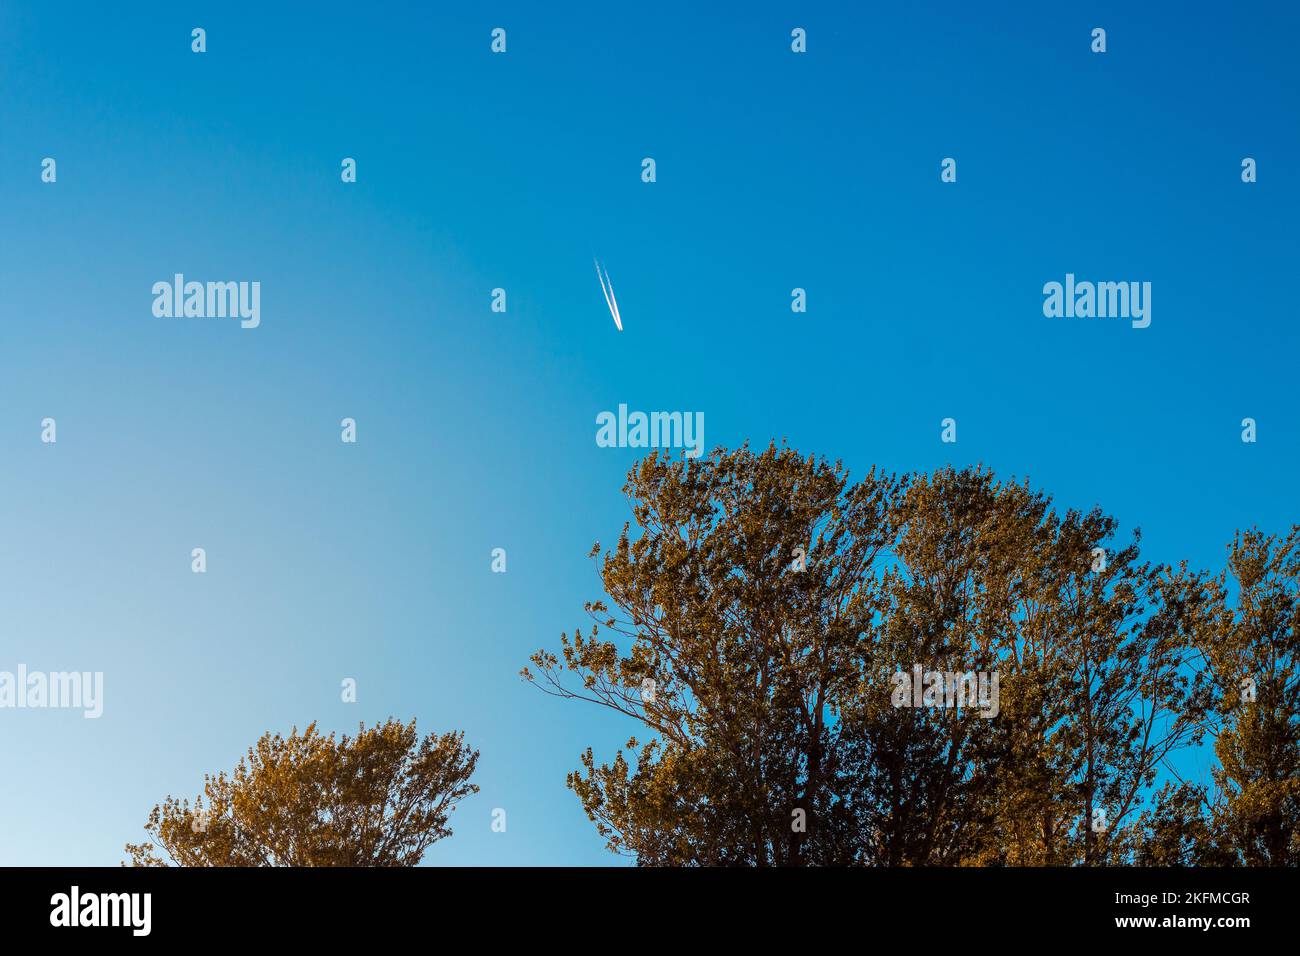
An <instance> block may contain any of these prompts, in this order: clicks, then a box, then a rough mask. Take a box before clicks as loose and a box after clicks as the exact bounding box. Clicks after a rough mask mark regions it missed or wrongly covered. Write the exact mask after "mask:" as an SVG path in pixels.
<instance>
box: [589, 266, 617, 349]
mask: <svg viewBox="0 0 1300 956" xmlns="http://www.w3.org/2000/svg"><path fill="white" fill-rule="evenodd" d="M594 261H595V263H596V278H597V279H599V280H600V291H601V292H603V293H605V304H606V305H607V306H609V314H610V315H612V316H613V317H614V324H615V325H616V326H618V330H619V331H620V332H622V331H623V319H622V317H620V316H619V314H618V299H616V298H614V283H613V281H612V280H611V279H610V278H609V270H608V269H605V270H604V274H602V271H601V265H600V260H599V259H596V260H594Z"/></svg>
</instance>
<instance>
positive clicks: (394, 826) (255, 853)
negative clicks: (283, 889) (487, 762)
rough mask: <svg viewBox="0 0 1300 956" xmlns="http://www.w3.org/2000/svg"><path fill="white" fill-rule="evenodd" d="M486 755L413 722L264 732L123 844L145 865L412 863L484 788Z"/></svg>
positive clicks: (453, 736) (457, 737) (164, 806)
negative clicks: (475, 780) (479, 768)
mask: <svg viewBox="0 0 1300 956" xmlns="http://www.w3.org/2000/svg"><path fill="white" fill-rule="evenodd" d="M477 761H478V752H477V751H471V750H470V749H469V748H468V747H466V746H465V744H464V740H463V735H462V734H460V733H447V734H443V735H442V736H437V735H433V734H430V735H429V736H427V737H424V738H423V739H421V738H420V737H419V735H418V734H417V733H416V727H415V721H414V720H412V721H411V722H410V723H408V724H403V723H401V722H400V721H396V720H391V719H390V720H389V721H387V722H386V723H384V724H381V725H378V726H375V727H371V728H369V729H367V728H366V727H365V726H364V725H362V726H361V728H360V730H359V731H358V732H357V734H356V736H354V737H349V736H346V735H345V736H343V737H342V738H340V739H336V738H335V735H334V734H330V735H329V736H328V737H326V736H323V735H322V734H321V733H320V732H319V731H317V729H316V725H315V724H314V723H313V724H311V725H309V726H308V727H307V729H306V730H305V731H303V732H302V733H298V730H297V728H294V730H293V731H292V732H291V733H290V734H289V736H288V737H282V736H280V735H279V734H275V735H272V734H270V733H267V734H265V735H263V736H262V738H261V739H260V740H258V741H257V743H256V744H255V745H254V746H253V747H251V748H249V750H248V753H247V755H246V756H245V757H244V758H242V759H241V760H240V761H239V764H238V766H237V767H235V769H234V771H233V772H232V773H229V774H227V773H225V772H221V773H218V774H216V775H215V776H213V775H207V776H205V778H204V787H203V793H202V794H201V795H199V796H198V797H197V798H196V799H195V800H194V801H193V802H192V803H191V802H190V801H189V800H188V799H186V800H178V799H176V798H174V797H170V796H169V797H167V799H166V800H165V801H164V802H163V803H162V804H160V805H158V806H155V807H154V808H153V811H152V812H151V813H150V814H149V819H148V822H147V823H146V824H145V831H146V833H147V834H148V836H149V839H148V840H147V841H146V842H143V843H139V844H127V846H126V850H127V853H128V854H130V857H131V862H132V863H133V864H134V865H136V866H166V865H169V864H170V865H175V866H415V865H416V864H417V863H419V862H420V859H421V858H422V857H423V855H424V851H425V850H427V849H428V848H429V847H430V845H432V844H433V843H434V842H436V841H438V840H441V839H442V838H443V837H447V836H450V835H451V829H450V827H449V826H448V822H449V819H450V815H451V813H452V812H453V811H454V810H455V809H456V804H457V803H458V802H459V801H460V800H461V799H462V798H464V797H466V796H469V795H470V794H473V793H476V792H478V787H476V786H475V785H474V784H472V783H470V782H469V779H470V776H471V775H472V774H473V773H474V766H475V764H476V763H477Z"/></svg>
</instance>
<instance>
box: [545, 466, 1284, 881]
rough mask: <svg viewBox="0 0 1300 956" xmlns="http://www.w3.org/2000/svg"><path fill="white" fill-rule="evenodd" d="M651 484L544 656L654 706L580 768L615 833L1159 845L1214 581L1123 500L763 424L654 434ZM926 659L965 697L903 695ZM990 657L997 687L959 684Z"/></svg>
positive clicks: (724, 843) (666, 849) (562, 673)
mask: <svg viewBox="0 0 1300 956" xmlns="http://www.w3.org/2000/svg"><path fill="white" fill-rule="evenodd" d="M624 492H625V494H626V495H627V496H628V499H629V502H630V504H631V509H632V515H633V519H634V521H635V524H636V527H637V531H636V533H635V534H634V533H633V530H632V524H631V523H629V524H626V525H624V528H623V531H622V534H621V535H620V537H619V540H618V544H617V546H616V547H615V548H614V550H612V551H610V552H607V553H605V555H604V557H603V561H602V563H601V578H602V583H603V585H604V589H605V592H606V594H607V595H608V598H609V601H608V603H607V602H606V601H604V600H600V601H594V602H591V603H589V604H588V605H587V606H586V607H587V611H588V613H589V615H590V616H591V617H592V619H593V626H592V627H591V629H590V630H589V631H588V633H587V634H585V635H584V634H583V632H582V630H581V629H579V630H577V631H575V632H574V634H573V636H572V637H569V636H568V635H567V634H565V635H561V650H560V652H559V653H558V654H556V653H553V652H550V651H547V650H545V649H543V650H539V651H538V652H537V653H536V654H534V655H533V657H532V659H531V663H532V667H531V668H530V667H525V668H524V670H523V672H522V675H523V677H524V678H525V679H526V680H529V681H532V682H533V683H535V684H536V685H537V686H539V687H540V688H541V689H543V690H545V691H546V692H547V693H550V694H553V695H556V696H560V697H564V698H569V699H580V700H585V701H589V702H593V703H596V704H599V705H602V706H605V707H608V708H611V709H613V710H616V711H618V712H620V713H622V714H624V715H626V716H628V717H629V718H631V719H632V720H634V721H636V722H637V723H639V724H640V725H641V731H642V733H641V734H640V735H639V736H640V737H644V738H645V739H644V740H641V739H639V736H638V735H634V736H633V737H632V738H631V739H629V740H628V743H627V746H626V748H625V749H622V750H619V751H618V752H617V754H616V755H615V757H614V759H613V760H612V761H610V762H599V761H597V759H596V757H595V755H594V752H593V750H592V749H591V748H588V749H587V750H586V752H585V753H584V754H583V755H582V757H581V768H580V769H579V770H576V771H574V772H572V773H571V774H570V775H569V777H568V785H569V787H570V788H571V789H573V790H574V791H575V793H576V794H577V795H578V797H579V799H580V800H581V803H582V806H583V808H584V810H585V811H586V812H587V814H588V816H589V817H590V818H591V819H592V820H593V822H595V824H596V826H597V830H598V832H599V833H600V834H601V835H602V836H604V837H605V839H606V840H607V844H608V846H609V848H610V849H611V850H613V851H615V852H619V853H624V854H628V855H630V856H633V857H635V858H636V860H637V861H638V862H639V863H641V864H648V865H716V864H744V865H755V866H763V865H802V864H836V865H847V864H867V865H991V864H1000V865H1077V864H1084V865H1106V864H1114V863H1122V862H1131V861H1132V860H1133V859H1135V857H1136V856H1137V854H1138V853H1139V852H1140V851H1139V848H1140V847H1142V846H1143V845H1149V846H1151V847H1154V846H1155V842H1153V840H1151V839H1147V837H1148V836H1150V834H1149V832H1148V831H1150V830H1151V829H1152V828H1153V827H1154V826H1155V823H1154V821H1153V818H1152V817H1151V816H1150V815H1149V814H1144V813H1143V812H1142V808H1143V806H1144V804H1145V802H1146V801H1148V800H1149V799H1150V798H1151V795H1152V791H1153V790H1154V788H1155V787H1156V785H1157V784H1158V783H1160V782H1162V781H1163V780H1164V779H1166V778H1167V776H1168V770H1167V768H1168V765H1169V761H1170V758H1171V756H1172V755H1173V754H1175V753H1176V752H1178V751H1180V750H1182V749H1184V748H1187V747H1191V746H1194V745H1196V744H1197V743H1198V741H1199V740H1200V738H1201V735H1202V734H1203V732H1204V729H1205V726H1206V723H1205V717H1206V713H1207V707H1208V702H1209V693H1208V686H1209V682H1210V678H1209V676H1208V675H1207V673H1206V672H1205V671H1204V670H1203V669H1201V668H1198V667H1196V666H1195V664H1196V658H1197V651H1198V648H1199V647H1201V646H1203V645H1204V643H1205V642H1206V641H1207V640H1208V639H1209V635H1210V634H1211V632H1212V631H1213V629H1214V627H1215V626H1216V622H1217V621H1218V609H1219V603H1218V598H1219V590H1218V587H1217V584H1216V581H1215V580H1214V579H1211V578H1208V577H1207V576H1205V575H1202V574H1198V573H1193V572H1190V571H1188V570H1187V569H1186V568H1185V567H1183V566H1180V567H1178V568H1174V567H1172V566H1169V565H1163V566H1161V565H1155V564H1152V563H1150V562H1143V561H1142V560H1141V556H1140V552H1139V541H1140V535H1139V534H1137V533H1135V534H1134V537H1133V540H1132V541H1131V542H1130V543H1128V544H1127V545H1124V546H1122V547H1119V546H1116V545H1115V544H1114V538H1115V536H1116V534H1117V530H1118V523H1117V522H1116V521H1115V519H1114V518H1112V517H1110V516H1108V515H1105V514H1104V513H1102V512H1101V511H1100V509H1094V510H1093V511H1091V512H1086V513H1083V512H1076V511H1066V512H1064V513H1061V512H1058V510H1057V509H1056V508H1055V507H1054V505H1053V503H1052V501H1051V499H1050V498H1049V497H1048V496H1046V495H1045V494H1043V493H1041V492H1038V491H1033V490H1031V489H1030V488H1029V486H1028V483H1027V482H1026V483H1024V484H1016V483H1014V482H1011V483H1004V482H1000V481H998V480H997V479H995V478H994V476H993V475H992V474H991V473H990V472H989V471H987V470H986V469H983V468H974V469H965V470H961V471H958V470H955V469H952V468H944V469H940V470H938V471H936V472H935V473H933V474H931V475H910V476H902V477H899V476H891V475H887V474H883V473H881V472H878V471H876V470H874V469H873V470H872V471H871V472H870V473H868V474H867V475H866V476H865V477H863V478H862V479H861V480H859V481H857V482H851V481H850V480H849V476H848V473H847V472H846V471H845V469H844V468H843V466H842V464H841V463H839V462H836V463H834V464H831V463H829V462H827V461H825V460H824V459H823V460H818V459H815V458H812V457H809V458H807V459H804V458H802V457H801V456H800V455H799V454H798V453H797V452H795V451H793V450H792V449H789V448H787V447H784V446H783V447H781V448H777V447H776V446H775V445H773V446H770V447H769V448H768V449H766V450H765V451H762V452H760V453H755V452H752V451H751V450H750V449H749V448H748V446H744V447H742V448H740V449H737V450H734V451H730V452H728V451H725V450H721V449H719V450H717V451H715V452H714V453H712V454H711V455H709V456H707V457H703V458H699V459H694V460H691V459H681V460H671V459H669V458H666V457H662V456H660V455H658V454H657V453H656V454H652V455H651V456H649V457H648V458H646V459H644V460H643V461H642V462H640V463H639V464H638V465H637V466H636V467H635V468H634V469H633V470H632V471H631V472H630V473H629V475H628V481H627V484H626V485H625V486H624ZM591 553H592V556H593V557H595V556H597V555H598V554H599V553H600V547H599V545H596V546H595V547H594V548H593V549H592V552H591ZM611 607H612V608H613V609H614V610H613V611H611ZM913 668H916V669H917V672H920V671H924V672H926V673H927V674H937V675H939V677H940V681H941V682H942V683H943V684H944V686H943V687H936V688H935V689H934V694H935V698H934V700H935V701H937V702H938V705H937V706H920V707H914V706H910V705H909V702H908V701H907V699H906V698H907V696H908V695H904V698H903V699H902V700H900V699H899V698H898V696H897V695H896V694H891V686H897V685H896V681H897V680H898V676H899V675H900V674H902V675H906V674H908V673H909V672H911V671H912V670H913ZM977 673H978V674H987V675H989V677H990V680H989V683H990V685H991V686H992V687H993V688H994V694H996V695H997V696H998V697H999V698H1000V700H997V701H994V702H993V706H992V707H989V708H985V709H981V708H980V707H973V706H970V704H971V702H970V701H969V700H966V701H965V704H964V705H963V702H962V698H961V696H960V694H957V695H955V698H954V695H953V688H954V687H955V686H957V687H959V686H960V681H961V678H962V675H968V676H970V677H971V678H973V677H974V676H975V675H976V674H977ZM945 675H946V676H945ZM994 678H996V681H995V680H994ZM927 680H929V678H928V677H927ZM945 688H946V689H945ZM647 691H648V692H647ZM929 693H931V691H927V695H928V694H929ZM945 695H947V696H945ZM924 702H925V703H926V704H930V703H932V702H933V701H932V700H931V698H930V697H929V696H927V697H926V699H925V701H924ZM1291 779H1294V774H1293V775H1292V778H1291ZM1189 799H1190V798H1189V794H1188V793H1183V794H1182V803H1180V804H1178V806H1185V805H1187V804H1188V803H1189ZM1174 809H1175V807H1174V805H1173V804H1171V805H1170V806H1168V807H1166V808H1165V810H1166V811H1167V812H1166V813H1165V817H1164V818H1162V820H1161V824H1160V825H1161V826H1162V827H1163V828H1164V829H1163V830H1162V833H1163V834H1164V837H1163V838H1164V839H1165V842H1166V844H1167V845H1168V846H1170V847H1173V849H1171V850H1169V852H1174V850H1176V849H1177V848H1178V847H1179V846H1180V845H1181V844H1180V843H1179V840H1180V839H1181V834H1182V833H1183V832H1184V830H1185V827H1184V828H1182V829H1179V830H1178V832H1177V833H1173V832H1172V831H1171V829H1170V828H1171V827H1172V826H1173V825H1174V824H1172V823H1171V822H1170V821H1171V820H1175V819H1176V820H1183V817H1182V816H1179V815H1178V814H1175V813H1173V810H1174ZM1180 826H1181V824H1180Z"/></svg>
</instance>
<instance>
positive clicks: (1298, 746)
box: [1201, 528, 1300, 866]
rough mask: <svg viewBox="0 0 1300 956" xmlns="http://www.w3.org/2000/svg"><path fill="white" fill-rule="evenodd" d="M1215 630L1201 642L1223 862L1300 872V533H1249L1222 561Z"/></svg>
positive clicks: (1214, 813) (1211, 810)
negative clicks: (1208, 681) (1210, 691)
mask: <svg viewBox="0 0 1300 956" xmlns="http://www.w3.org/2000/svg"><path fill="white" fill-rule="evenodd" d="M1228 573H1229V574H1230V575H1231V578H1232V581H1233V583H1234V584H1235V592H1236V600H1235V607H1230V606H1229V599H1230V597H1231V594H1230V589H1229V588H1228V587H1227V582H1226V581H1225V582H1224V583H1223V586H1222V588H1221V593H1220V611H1219V614H1218V622H1217V623H1218V626H1217V627H1215V628H1213V629H1209V630H1207V631H1206V634H1205V639H1204V640H1203V641H1202V642H1201V650H1202V653H1203V654H1204V661H1205V667H1206V669H1207V671H1208V673H1209V674H1211V675H1212V678H1213V683H1214V686H1215V689H1216V691H1217V697H1216V710H1215V716H1216V718H1217V721H1218V724H1219V732H1218V735H1217V739H1216V741H1215V745H1214V751H1215V754H1216V756H1217V757H1218V758H1219V766H1218V767H1216V768H1214V771H1213V777H1214V784H1215V787H1214V791H1213V795H1212V796H1210V797H1208V798H1207V800H1206V801H1205V804H1204V807H1205V811H1206V812H1207V813H1208V815H1209V817H1210V823H1209V826H1210V827H1211V829H1212V831H1213V832H1214V834H1215V835H1216V837H1217V842H1218V846H1219V848H1220V853H1221V854H1227V855H1228V856H1229V857H1230V859H1231V860H1232V862H1239V863H1242V864H1245V865H1246V866H1295V865H1297V864H1298V863H1300V528H1294V529H1292V531H1291V533H1290V534H1289V535H1288V536H1286V537H1285V538H1281V539H1279V538H1277V537H1275V536H1273V535H1266V534H1263V533H1261V532H1260V531H1258V530H1257V529H1251V530H1250V531H1247V532H1245V533H1242V534H1238V535H1237V537H1236V539H1235V540H1234V541H1233V543H1232V545H1231V546H1230V548H1229V552H1228Z"/></svg>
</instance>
